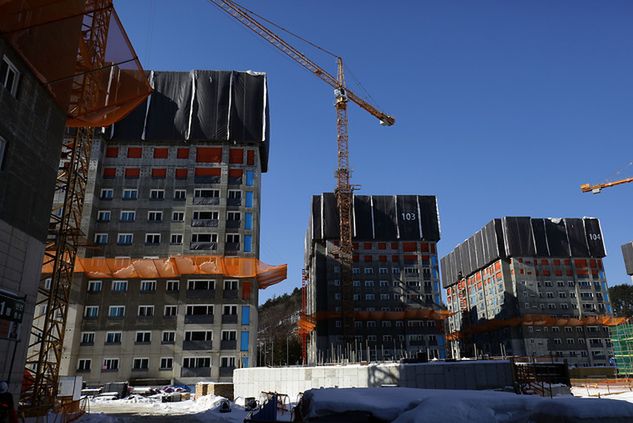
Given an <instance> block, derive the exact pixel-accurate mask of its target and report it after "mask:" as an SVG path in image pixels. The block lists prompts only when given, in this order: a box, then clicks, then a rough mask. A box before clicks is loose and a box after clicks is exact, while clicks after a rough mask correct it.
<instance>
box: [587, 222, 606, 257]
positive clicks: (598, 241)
mask: <svg viewBox="0 0 633 423" xmlns="http://www.w3.org/2000/svg"><path fill="white" fill-rule="evenodd" d="M585 235H586V237H587V245H588V246H589V253H590V254H591V257H604V256H606V255H607V252H606V250H605V248H604V240H603V239H602V229H601V228H600V221H599V220H598V219H595V218H592V217H588V218H585Z"/></svg>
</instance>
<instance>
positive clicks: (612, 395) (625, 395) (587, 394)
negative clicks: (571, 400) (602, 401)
mask: <svg viewBox="0 0 633 423" xmlns="http://www.w3.org/2000/svg"><path fill="white" fill-rule="evenodd" d="M571 393H572V394H573V395H574V396H575V397H581V398H607V399H614V400H621V401H628V402H630V403H633V391H631V390H630V389H629V388H628V387H627V386H617V385H616V386H610V387H608V388H607V387H606V386H600V385H593V386H573V387H572V388H571Z"/></svg>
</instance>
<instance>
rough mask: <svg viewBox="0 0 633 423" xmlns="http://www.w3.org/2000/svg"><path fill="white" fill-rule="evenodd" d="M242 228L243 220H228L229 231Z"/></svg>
mask: <svg viewBox="0 0 633 423" xmlns="http://www.w3.org/2000/svg"><path fill="white" fill-rule="evenodd" d="M241 226H242V221H241V220H227V221H226V227H227V229H239V228H240V227H241Z"/></svg>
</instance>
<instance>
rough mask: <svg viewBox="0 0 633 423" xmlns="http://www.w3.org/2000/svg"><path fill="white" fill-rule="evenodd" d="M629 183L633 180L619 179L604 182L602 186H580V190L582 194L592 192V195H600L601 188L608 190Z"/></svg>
mask: <svg viewBox="0 0 633 423" xmlns="http://www.w3.org/2000/svg"><path fill="white" fill-rule="evenodd" d="M629 182H633V178H626V179H620V180H619V181H613V182H606V183H604V184H596V185H590V184H582V185H581V186H580V190H581V191H582V192H592V193H594V194H600V191H602V189H603V188H610V187H614V186H617V185H622V184H628V183H629Z"/></svg>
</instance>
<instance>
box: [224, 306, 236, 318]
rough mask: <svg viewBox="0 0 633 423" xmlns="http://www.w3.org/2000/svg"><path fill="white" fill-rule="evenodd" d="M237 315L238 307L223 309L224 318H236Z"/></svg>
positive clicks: (225, 307)
mask: <svg viewBox="0 0 633 423" xmlns="http://www.w3.org/2000/svg"><path fill="white" fill-rule="evenodd" d="M236 314H237V306H236V305H225V306H224V307H223V308H222V315H224V316H234V315H236Z"/></svg>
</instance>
